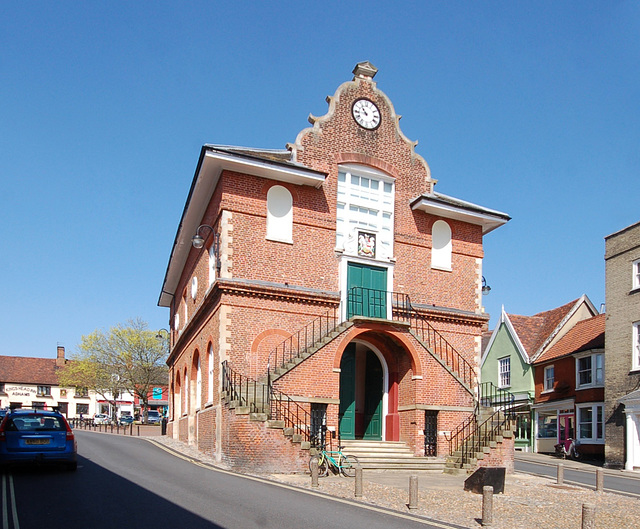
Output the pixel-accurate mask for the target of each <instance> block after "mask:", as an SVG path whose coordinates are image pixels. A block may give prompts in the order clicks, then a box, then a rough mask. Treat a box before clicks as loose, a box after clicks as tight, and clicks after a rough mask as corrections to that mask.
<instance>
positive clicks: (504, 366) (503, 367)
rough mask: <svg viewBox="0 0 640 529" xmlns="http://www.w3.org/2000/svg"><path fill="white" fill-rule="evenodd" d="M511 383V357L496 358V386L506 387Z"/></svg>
mask: <svg viewBox="0 0 640 529" xmlns="http://www.w3.org/2000/svg"><path fill="white" fill-rule="evenodd" d="M510 385H511V358H510V357H508V356H507V357H506V358H500V359H499V360H498V386H499V387H501V388H506V387H509V386H510Z"/></svg>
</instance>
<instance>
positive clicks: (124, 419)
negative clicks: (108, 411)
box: [118, 411, 133, 426]
mask: <svg viewBox="0 0 640 529" xmlns="http://www.w3.org/2000/svg"><path fill="white" fill-rule="evenodd" d="M118 422H119V423H120V426H128V425H129V424H133V415H131V412H130V411H123V412H122V413H121V414H120V419H118Z"/></svg>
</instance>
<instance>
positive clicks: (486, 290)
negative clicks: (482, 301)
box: [482, 276, 491, 296]
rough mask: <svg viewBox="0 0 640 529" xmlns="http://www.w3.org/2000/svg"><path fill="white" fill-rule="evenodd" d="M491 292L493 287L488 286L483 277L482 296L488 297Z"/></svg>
mask: <svg viewBox="0 0 640 529" xmlns="http://www.w3.org/2000/svg"><path fill="white" fill-rule="evenodd" d="M489 292H491V287H490V286H489V285H487V280H486V279H485V278H484V276H482V295H483V296H486V295H487V294H489Z"/></svg>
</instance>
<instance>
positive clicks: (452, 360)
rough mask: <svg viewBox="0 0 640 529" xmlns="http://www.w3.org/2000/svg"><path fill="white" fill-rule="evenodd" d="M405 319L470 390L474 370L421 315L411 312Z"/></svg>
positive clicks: (473, 378)
mask: <svg viewBox="0 0 640 529" xmlns="http://www.w3.org/2000/svg"><path fill="white" fill-rule="evenodd" d="M405 319H406V320H408V322H409V324H410V325H411V329H412V330H413V331H414V332H415V333H416V335H417V336H418V338H420V340H421V341H422V342H423V343H424V344H425V345H426V346H427V347H428V348H429V349H430V350H431V351H433V353H434V354H435V355H436V356H438V357H439V358H440V359H441V360H442V361H443V362H444V364H445V365H446V366H448V367H449V369H451V371H453V372H454V373H455V374H456V375H457V376H458V377H459V378H460V379H461V380H462V382H463V383H464V384H465V385H466V386H467V388H469V389H470V390H471V389H472V388H473V385H474V381H475V369H474V368H473V366H472V365H471V364H470V363H469V362H468V361H467V360H466V359H465V358H464V356H462V355H461V354H460V353H459V352H458V351H457V349H456V348H455V347H453V345H451V344H450V343H449V342H448V341H447V340H446V338H445V337H444V336H442V334H440V333H439V332H438V331H437V330H436V329H435V328H434V327H433V325H431V323H429V321H428V320H427V319H426V318H425V317H424V316H423V315H422V314H420V313H418V312H416V311H415V310H411V311H410V312H407V313H406V315H405Z"/></svg>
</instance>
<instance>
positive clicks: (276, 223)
mask: <svg viewBox="0 0 640 529" xmlns="http://www.w3.org/2000/svg"><path fill="white" fill-rule="evenodd" d="M267 239H270V240H272V241H281V242H293V197H292V196H291V193H290V192H289V190H288V189H287V188H286V187H283V186H272V187H270V188H269V191H267Z"/></svg>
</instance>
